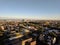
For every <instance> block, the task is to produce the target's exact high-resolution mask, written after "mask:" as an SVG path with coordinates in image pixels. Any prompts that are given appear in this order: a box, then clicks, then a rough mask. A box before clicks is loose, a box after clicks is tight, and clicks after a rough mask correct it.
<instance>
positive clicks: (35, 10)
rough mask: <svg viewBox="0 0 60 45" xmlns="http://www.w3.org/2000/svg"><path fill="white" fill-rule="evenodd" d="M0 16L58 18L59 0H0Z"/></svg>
mask: <svg viewBox="0 0 60 45" xmlns="http://www.w3.org/2000/svg"><path fill="white" fill-rule="evenodd" d="M0 17H1V18H6V19H14V18H15V19H20V18H21V19H40V20H60V0H0ZM1 18H0V19H1Z"/></svg>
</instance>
